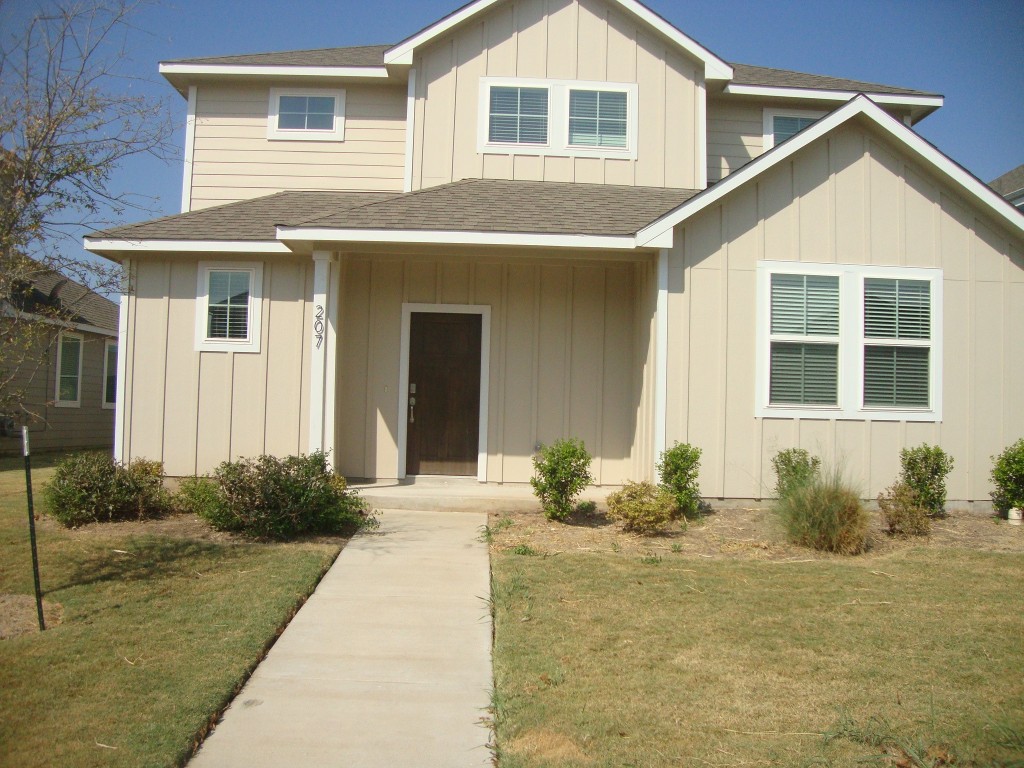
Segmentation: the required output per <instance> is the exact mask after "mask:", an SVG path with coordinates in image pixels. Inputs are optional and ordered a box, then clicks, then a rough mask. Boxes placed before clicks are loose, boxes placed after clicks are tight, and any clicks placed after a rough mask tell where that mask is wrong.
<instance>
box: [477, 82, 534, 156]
mask: <svg viewBox="0 0 1024 768" xmlns="http://www.w3.org/2000/svg"><path fill="white" fill-rule="evenodd" d="M488 125H489V126H490V127H489V129H488V140H489V141H492V142H497V143H501V144H547V141H548V89H547V88H519V87H516V86H497V85H496V86H494V87H493V88H491V101H490V120H489V122H488Z"/></svg>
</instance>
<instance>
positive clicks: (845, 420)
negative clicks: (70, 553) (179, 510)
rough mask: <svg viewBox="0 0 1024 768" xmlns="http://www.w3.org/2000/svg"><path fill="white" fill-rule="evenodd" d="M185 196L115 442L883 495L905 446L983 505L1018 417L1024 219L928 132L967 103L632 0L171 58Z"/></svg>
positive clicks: (462, 14)
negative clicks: (821, 485) (879, 80)
mask: <svg viewBox="0 0 1024 768" xmlns="http://www.w3.org/2000/svg"><path fill="white" fill-rule="evenodd" d="M160 70H161V72H162V74H163V75H164V77H165V78H166V79H167V80H168V81H169V82H170V83H171V84H172V85H173V86H174V87H175V88H176V89H177V90H178V91H179V92H180V93H181V95H182V96H183V97H184V98H186V99H187V100H188V126H187V139H186V156H185V172H184V178H183V187H182V203H183V205H182V208H183V213H181V214H180V215H176V216H171V217H168V218H164V219H159V220H156V221H150V222H146V223H142V224H136V225H131V226H125V227H120V228H117V229H113V230H108V231H106V232H103V233H98V234H96V235H95V236H93V237H90V238H88V239H87V247H89V248H90V249H91V250H92V251H94V252H97V253H101V254H103V255H105V256H108V257H110V258H112V259H115V260H118V261H120V262H122V263H123V264H125V265H127V267H128V268H129V270H130V274H131V280H132V284H133V292H132V293H131V294H130V295H126V296H125V297H124V298H123V299H122V310H121V327H120V339H121V349H122V350H123V355H122V356H121V359H120V361H119V365H120V366H121V371H120V373H121V376H120V378H119V382H120V383H119V386H120V387H121V390H122V391H121V392H119V396H118V397H117V419H116V451H117V454H118V455H119V456H120V457H122V458H124V459H128V458H131V457H135V456H145V457H147V458H152V459H162V460H163V461H164V463H165V467H166V470H167V472H168V473H169V474H171V475H187V474H192V473H195V472H200V473H202V472H206V471H209V470H210V469H211V468H213V467H214V466H215V465H216V464H217V463H218V462H220V461H222V460H225V459H229V458H235V457H239V456H249V455H254V454H260V453H264V452H266V453H272V454H279V455H282V454H290V453H297V452H307V451H311V450H316V449H325V450H328V451H330V452H331V456H332V459H333V462H334V465H335V466H336V468H337V469H338V471H340V472H341V473H343V474H345V475H347V476H351V477H360V478H399V479H400V478H405V477H408V476H413V475H420V474H446V475H465V476H471V477H476V478H477V479H479V480H480V481H486V482H490V483H507V482H517V483H518V482H525V481H526V480H528V478H529V477H530V475H531V473H532V465H531V456H532V455H533V454H534V452H535V450H536V449H537V447H538V446H539V445H540V444H543V443H549V442H551V441H552V440H555V439H557V438H560V437H570V436H571V437H579V438H582V439H583V440H584V442H585V443H586V446H587V448H588V449H589V450H590V451H591V452H592V453H593V454H594V456H595V461H594V465H593V471H594V474H595V476H596V478H597V481H598V482H599V483H601V484H607V485H615V484H619V483H622V482H623V481H625V480H627V479H645V478H651V477H652V475H653V474H654V464H655V462H656V460H657V458H658V454H659V453H660V451H662V450H663V449H664V448H665V447H666V446H669V445H671V444H672V443H673V442H674V441H677V440H678V441H685V442H689V443H692V444H694V445H697V446H699V447H700V448H701V449H702V450H703V463H702V475H701V478H700V484H701V488H702V489H703V491H704V493H705V494H707V495H709V496H715V497H724V498H759V497H762V496H764V495H766V492H767V489H769V488H771V486H772V484H773V482H774V477H773V475H772V470H771V464H770V461H771V458H772V456H773V455H774V454H775V452H776V451H778V450H780V449H783V448H787V447H793V446H803V447H805V448H808V449H810V450H811V451H813V452H815V453H817V454H819V455H822V456H824V457H825V458H826V459H831V460H834V461H838V462H841V463H842V464H843V466H844V467H845V468H846V470H847V473H848V474H849V475H850V476H851V477H852V478H853V479H854V480H856V481H857V482H859V483H860V484H861V487H862V488H863V491H864V493H865V494H875V493H877V492H878V491H879V490H880V489H881V488H883V487H885V486H886V485H888V484H889V483H890V482H891V481H892V480H893V479H894V477H895V475H896V474H897V471H898V454H899V451H900V449H901V448H902V447H904V446H909V445H916V444H919V443H921V442H929V443H935V444H939V445H941V446H942V447H943V448H945V450H947V451H948V452H949V453H951V454H952V455H953V456H954V457H955V459H956V469H955V471H954V473H953V475H952V476H951V478H950V482H949V495H950V498H951V499H957V500H973V499H984V498H987V493H988V471H989V466H990V462H989V457H990V455H992V454H993V453H996V452H997V451H999V450H1001V449H1002V447H1003V446H1004V445H1006V444H1008V443H1009V442H1011V441H1012V440H1014V439H1016V438H1018V437H1020V436H1021V435H1022V434H1024V398H1021V397H1020V389H1021V385H1022V382H1024V343H1022V341H1021V336H1020V330H1021V329H1022V328H1024V216H1022V215H1021V214H1020V213H1019V212H1017V211H1015V210H1014V209H1013V208H1012V206H1010V205H1009V204H1008V203H1007V202H1006V201H1004V200H1003V199H1002V198H1001V197H1000V196H999V195H998V194H996V193H995V192H994V191H993V190H991V189H990V188H989V187H987V186H986V185H985V184H983V183H982V182H980V181H979V180H978V179H977V178H975V177H974V176H972V175H971V174H970V173H969V172H967V171H965V170H964V169H963V168H961V167H960V166H958V165H957V164H956V163H954V162H953V161H951V160H950V159H949V158H948V157H946V156H944V155H943V154H942V153H941V152H940V151H939V150H938V149H936V148H935V147H934V146H932V145H931V144H929V143H928V142H927V141H924V140H923V139H922V138H921V137H920V136H918V135H917V133H915V132H914V130H913V125H914V124H915V123H916V122H917V121H919V120H921V119H923V118H925V117H926V116H927V115H928V114H929V113H931V112H932V111H934V110H936V109H938V108H939V107H940V106H941V105H942V101H943V100H942V97H941V96H938V95H936V94H932V93H923V92H920V91H916V90H911V89H907V88H898V87H892V86H885V85H876V84H871V83H863V82H856V81H850V80H844V79H841V78H836V77H825V76H819V75H812V74H804V73H797V72H789V71H782V70H776V69H768V68H764V67H757V66H748V65H743V64H734V63H730V62H727V61H724V60H722V59H721V58H719V57H718V56H716V55H715V54H714V53H712V52H711V51H710V50H708V49H707V48H705V47H704V46H702V45H701V44H699V43H697V42H696V41H695V40H693V39H691V38H690V37H688V36H687V35H686V34H684V33H683V32H681V31H680V30H678V29H676V28H675V27H673V26H672V25H671V24H669V23H668V22H667V21H666V20H665V19H663V18H661V17H660V16H658V15H657V14H655V13H653V12H652V11H651V10H649V9H648V8H646V7H645V6H644V5H643V4H641V3H640V2H637V1H636V0H476V2H471V3H469V4H468V5H466V6H464V7H462V8H460V9H459V10H457V11H455V12H453V13H452V14H450V15H449V16H447V17H445V18H443V19H441V20H440V21H438V22H436V23H435V24H433V25H431V26H430V27H427V28H426V29H424V30H422V31H420V32H417V33H416V34H414V35H413V36H411V37H409V38H407V39H405V40H403V41H402V42H400V43H398V44H397V45H393V46H371V47H358V48H332V49H321V50H309V51H294V52H287V53H266V54H255V55H246V56H226V57H220V58H204V59H191V60H186V61H173V62H167V63H164V64H161V66H160Z"/></svg>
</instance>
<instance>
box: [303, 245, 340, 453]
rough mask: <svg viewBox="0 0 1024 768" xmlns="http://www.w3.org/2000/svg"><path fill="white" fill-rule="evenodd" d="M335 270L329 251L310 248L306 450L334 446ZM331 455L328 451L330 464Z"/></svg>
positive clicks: (336, 308) (336, 337)
mask: <svg viewBox="0 0 1024 768" xmlns="http://www.w3.org/2000/svg"><path fill="white" fill-rule="evenodd" d="M337 326H338V270H337V268H336V266H335V258H334V255H333V254H332V253H331V252H330V251H313V327H312V329H311V333H310V339H309V351H310V356H309V368H310V370H309V452H310V453H312V452H313V451H325V452H330V451H333V450H334V397H335V392H334V389H335V371H336V370H337V369H336V365H337V363H336V360H335V358H336V356H337V342H338V335H337ZM333 459H334V457H333V456H332V455H328V461H329V462H330V463H331V464H332V465H333V463H334V462H333Z"/></svg>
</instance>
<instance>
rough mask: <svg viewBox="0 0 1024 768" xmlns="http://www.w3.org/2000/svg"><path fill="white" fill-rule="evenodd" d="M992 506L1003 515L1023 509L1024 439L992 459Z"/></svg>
mask: <svg viewBox="0 0 1024 768" xmlns="http://www.w3.org/2000/svg"><path fill="white" fill-rule="evenodd" d="M992 462H993V463H992V485H994V486H995V487H996V489H995V490H994V491H993V492H992V506H993V507H995V508H996V511H997V512H1000V513H1001V514H1003V515H1005V514H1006V513H1007V512H1008V511H1009V510H1011V509H1014V508H1016V509H1024V437H1022V438H1021V439H1020V440H1018V441H1017V442H1015V443H1014V444H1013V445H1010V446H1007V447H1006V448H1005V449H1004V450H1003V452H1002V453H1000V454H999V455H997V456H993V457H992Z"/></svg>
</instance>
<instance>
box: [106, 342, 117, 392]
mask: <svg viewBox="0 0 1024 768" xmlns="http://www.w3.org/2000/svg"><path fill="white" fill-rule="evenodd" d="M116 403H117V342H116V341H111V340H109V339H108V340H107V341H106V343H105V344H104V345H103V407H104V408H113V407H114V405H115V404H116Z"/></svg>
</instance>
